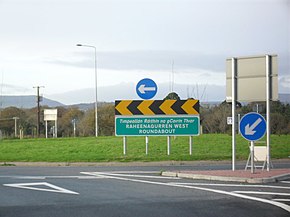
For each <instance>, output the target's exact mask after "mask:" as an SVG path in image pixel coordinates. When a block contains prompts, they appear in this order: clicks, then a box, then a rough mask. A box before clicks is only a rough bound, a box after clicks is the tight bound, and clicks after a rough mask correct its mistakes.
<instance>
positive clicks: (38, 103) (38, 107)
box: [33, 86, 44, 137]
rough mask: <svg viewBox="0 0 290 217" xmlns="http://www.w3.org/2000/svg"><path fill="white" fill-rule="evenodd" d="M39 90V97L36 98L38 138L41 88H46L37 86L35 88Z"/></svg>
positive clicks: (38, 133) (38, 134) (38, 131)
mask: <svg viewBox="0 0 290 217" xmlns="http://www.w3.org/2000/svg"><path fill="white" fill-rule="evenodd" d="M33 88H36V89H37V96H36V102H37V137H39V136H40V101H41V99H40V96H39V88H44V86H36V87H33Z"/></svg>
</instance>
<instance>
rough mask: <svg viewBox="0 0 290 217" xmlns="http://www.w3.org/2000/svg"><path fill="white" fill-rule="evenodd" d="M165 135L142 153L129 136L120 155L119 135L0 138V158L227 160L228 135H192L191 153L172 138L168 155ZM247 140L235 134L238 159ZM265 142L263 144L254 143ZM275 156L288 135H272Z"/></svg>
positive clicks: (289, 141)
mask: <svg viewBox="0 0 290 217" xmlns="http://www.w3.org/2000/svg"><path fill="white" fill-rule="evenodd" d="M166 139H167V138H166V137H149V154H148V155H146V154H145V137H128V139H127V155H126V156H124V155H123V140H122V137H115V136H112V137H98V138H94V137H88V138H58V139H23V140H18V139H14V140H2V141H1V142H0V162H112V161H117V162H130V161H144V162H146V161H168V160H169V161H170V160H172V161H195V160H230V159H231V153H232V147H231V136H230V135H227V134H204V135H200V136H197V137H194V139H193V154H192V155H189V137H176V138H175V139H172V145H171V154H170V156H167V140H166ZM248 145H249V144H248V142H247V141H246V140H245V139H243V138H242V137H240V136H238V137H237V150H236V153H237V160H246V159H247V157H248V154H249V148H248ZM257 145H265V144H257ZM271 155H272V158H274V159H282V158H288V156H289V155H290V135H281V136H278V135H272V136H271Z"/></svg>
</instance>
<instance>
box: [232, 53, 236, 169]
mask: <svg viewBox="0 0 290 217" xmlns="http://www.w3.org/2000/svg"><path fill="white" fill-rule="evenodd" d="M236 70H237V67H236V58H232V170H233V171H235V170H236V91H237V87H236V86H237V85H236V75H237V72H236Z"/></svg>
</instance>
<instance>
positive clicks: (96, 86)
mask: <svg viewBox="0 0 290 217" xmlns="http://www.w3.org/2000/svg"><path fill="white" fill-rule="evenodd" d="M77 46H79V47H90V48H93V49H94V51H95V88H96V102H95V125H96V126H95V127H96V137H98V80H97V49H96V47H95V46H92V45H85V44H77Z"/></svg>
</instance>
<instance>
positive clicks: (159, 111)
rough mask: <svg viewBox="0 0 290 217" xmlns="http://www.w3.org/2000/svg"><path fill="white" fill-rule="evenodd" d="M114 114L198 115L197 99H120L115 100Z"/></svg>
mask: <svg viewBox="0 0 290 217" xmlns="http://www.w3.org/2000/svg"><path fill="white" fill-rule="evenodd" d="M115 115H126V116H131V115H199V101H198V100H194V99H188V100H120V101H115Z"/></svg>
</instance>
